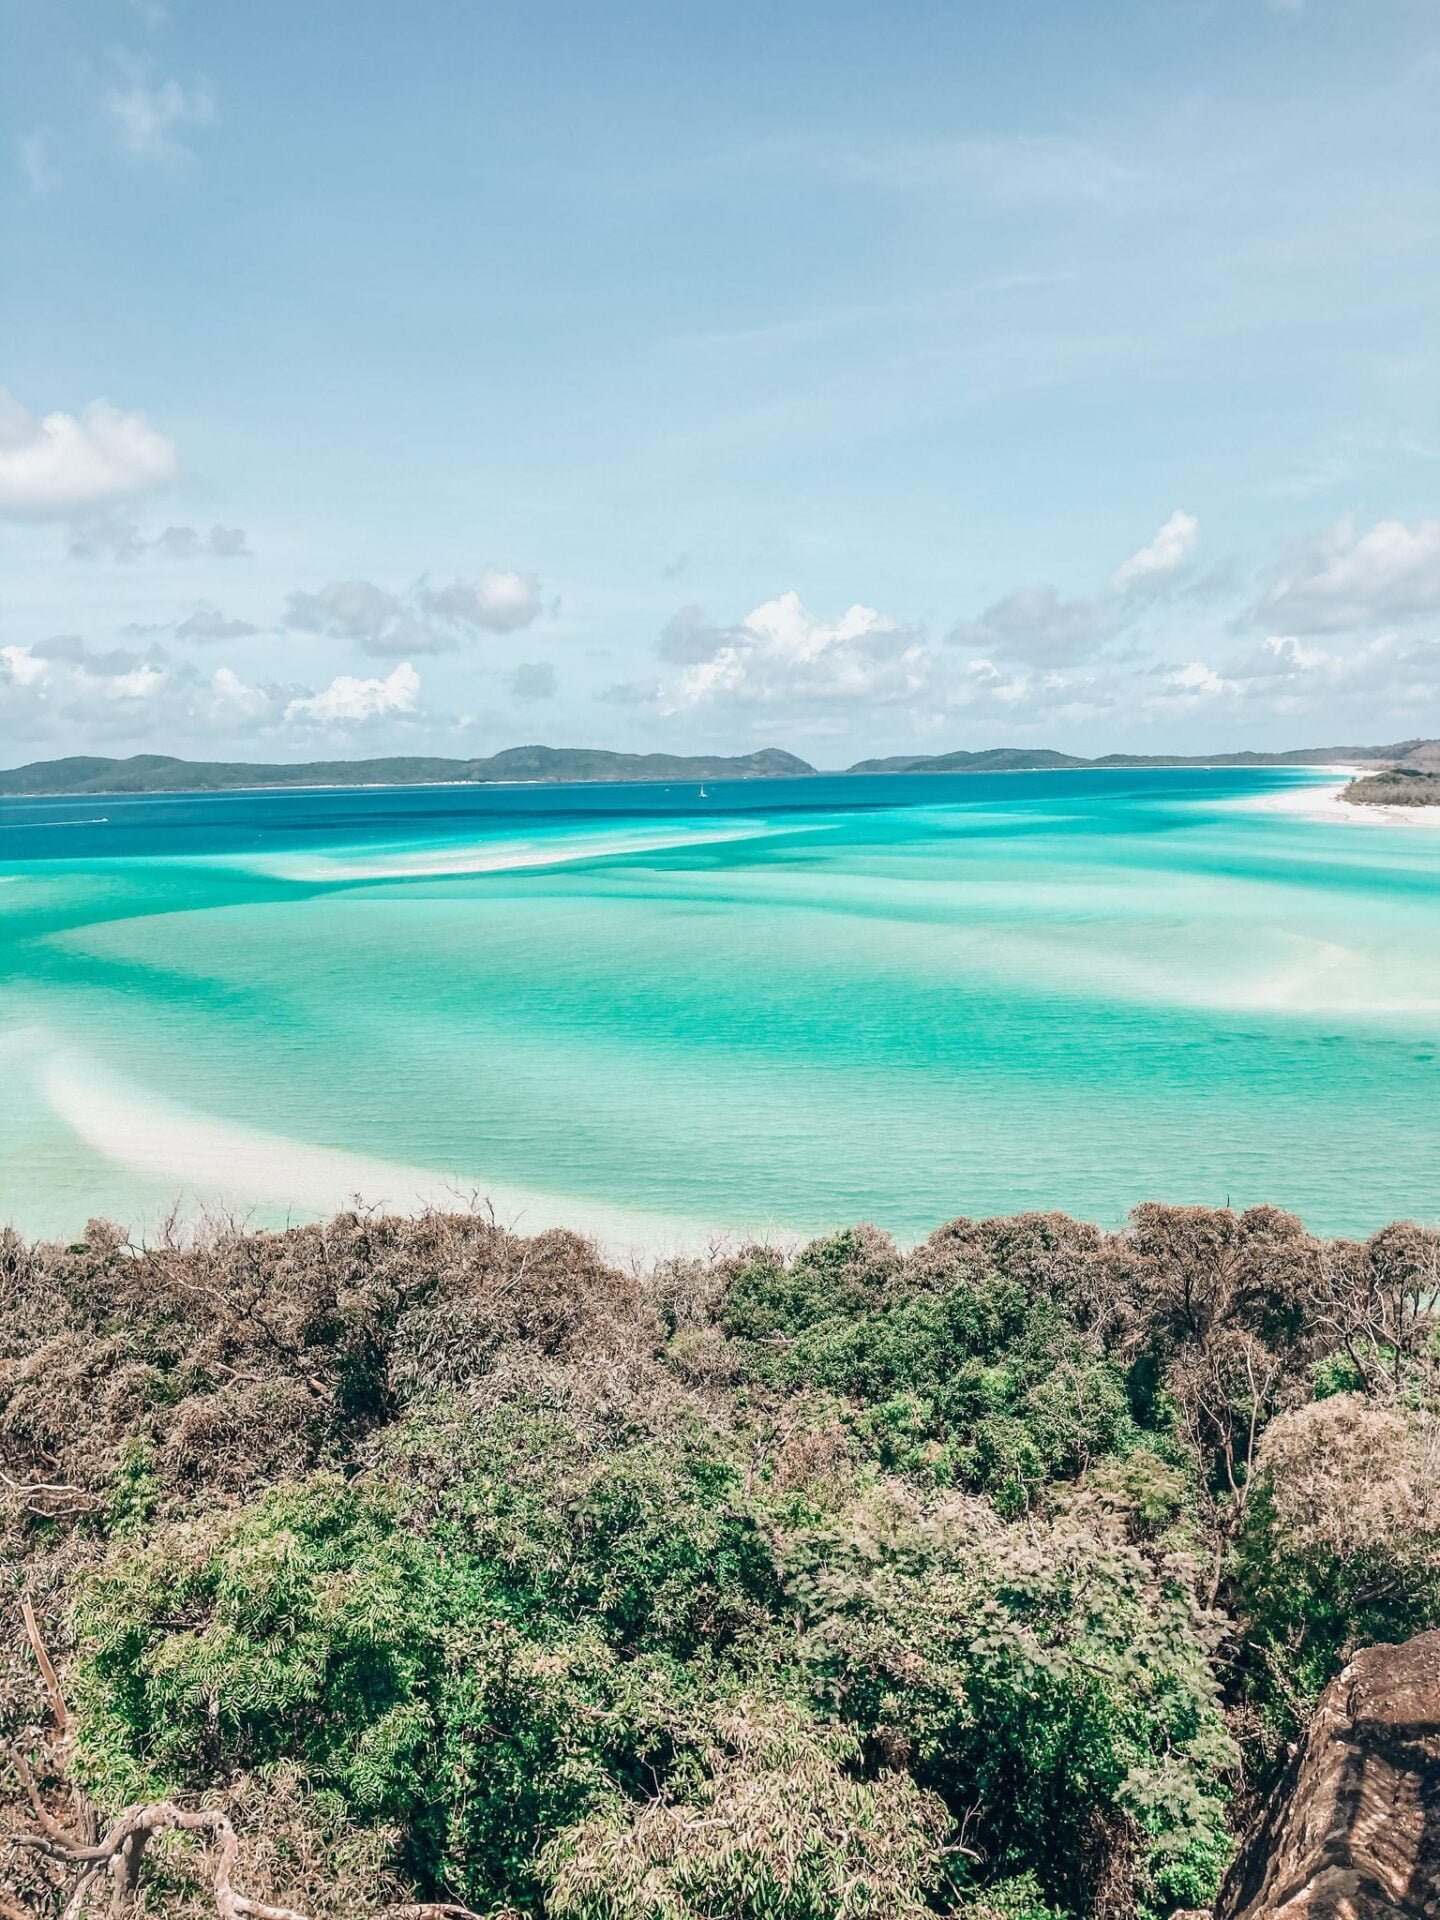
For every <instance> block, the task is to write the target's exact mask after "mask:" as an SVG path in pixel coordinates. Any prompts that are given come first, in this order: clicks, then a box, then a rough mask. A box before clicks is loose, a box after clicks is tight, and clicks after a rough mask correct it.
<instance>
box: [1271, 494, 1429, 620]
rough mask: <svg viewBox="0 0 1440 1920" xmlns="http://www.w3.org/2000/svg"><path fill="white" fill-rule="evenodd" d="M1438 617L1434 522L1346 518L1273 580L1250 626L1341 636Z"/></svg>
mask: <svg viewBox="0 0 1440 1920" xmlns="http://www.w3.org/2000/svg"><path fill="white" fill-rule="evenodd" d="M1437 612H1440V519H1436V520H1417V521H1416V522H1415V523H1414V525H1407V523H1406V522H1405V521H1403V520H1380V521H1377V522H1376V524H1375V525H1374V526H1373V527H1369V528H1367V529H1365V530H1364V531H1363V532H1362V531H1361V530H1360V529H1359V528H1358V527H1357V526H1356V523H1355V520H1354V517H1353V516H1351V515H1347V516H1346V517H1345V518H1344V519H1342V520H1340V521H1338V522H1337V523H1336V525H1335V526H1333V527H1332V528H1331V529H1330V530H1329V532H1328V533H1326V534H1324V535H1323V536H1322V537H1321V538H1320V539H1319V540H1317V541H1315V542H1313V543H1312V544H1311V545H1310V546H1309V547H1307V548H1305V549H1303V550H1302V551H1301V553H1300V554H1299V555H1298V556H1297V557H1296V558H1295V559H1294V560H1293V561H1292V562H1291V563H1290V565H1289V566H1287V567H1285V568H1284V569H1282V570H1281V571H1280V572H1278V573H1277V574H1276V576H1275V577H1274V578H1273V579H1272V581H1271V583H1270V585H1269V587H1268V588H1267V589H1266V591H1265V592H1264V594H1262V596H1261V598H1260V600H1259V602H1258V604H1257V605H1256V607H1255V609H1254V614H1253V617H1254V618H1255V620H1256V621H1257V622H1258V623H1259V624H1261V625H1263V626H1267V627H1270V628H1272V629H1276V628H1278V629H1280V630H1282V631H1284V632H1287V633H1344V632H1347V631H1353V630H1357V629H1361V628H1365V627H1377V626H1383V625H1386V624H1388V623H1390V622H1394V621H1406V620H1412V619H1417V618H1420V617H1423V616H1425V615H1428V614H1434V613H1437Z"/></svg>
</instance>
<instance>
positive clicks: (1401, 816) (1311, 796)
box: [1230, 767, 1440, 827]
mask: <svg viewBox="0 0 1440 1920" xmlns="http://www.w3.org/2000/svg"><path fill="white" fill-rule="evenodd" d="M1316 771H1317V772H1323V773H1329V774H1333V775H1335V776H1337V777H1336V778H1334V779H1332V780H1327V781H1325V782H1323V783H1322V782H1318V781H1316V782H1308V783H1306V784H1304V785H1301V786H1297V787H1295V788H1293V789H1291V790H1289V791H1287V792H1284V793H1261V794H1256V795H1255V796H1254V797H1253V798H1247V799H1243V800H1236V801H1232V802H1231V803H1230V804H1231V805H1233V806H1234V807H1236V808H1238V809H1240V810H1241V811H1243V812H1245V813H1283V814H1290V815H1291V816H1293V817H1294V818H1296V819H1301V820H1317V821H1319V822H1320V824H1321V825H1322V826H1348V827H1386V826H1390V827H1440V807H1425V806H1419V807H1406V806H1372V805H1369V804H1367V803H1366V802H1365V801H1363V800H1362V801H1354V800H1347V799H1346V798H1345V789H1346V787H1347V786H1349V784H1350V782H1351V781H1352V780H1354V779H1356V778H1358V777H1359V776H1361V775H1362V774H1364V773H1366V772H1369V771H1371V769H1369V768H1365V767H1323V768H1317V769H1316Z"/></svg>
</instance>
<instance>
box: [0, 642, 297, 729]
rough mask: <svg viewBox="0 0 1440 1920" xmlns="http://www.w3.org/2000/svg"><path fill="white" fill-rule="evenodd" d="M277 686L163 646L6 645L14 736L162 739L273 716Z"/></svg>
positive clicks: (2, 664)
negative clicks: (208, 670) (194, 661)
mask: <svg viewBox="0 0 1440 1920" xmlns="http://www.w3.org/2000/svg"><path fill="white" fill-rule="evenodd" d="M279 699H280V696H279V695H278V692H277V690H276V689H273V688H264V687H254V686H250V685H248V684H247V683H246V682H245V681H244V680H242V679H241V677H240V676H239V675H238V674H236V673H235V672H234V671H233V670H232V669H230V668H229V667H220V668H218V669H217V670H216V671H215V672H214V673H213V674H203V673H200V672H198V671H197V670H196V669H195V668H194V667H192V666H191V665H190V664H189V663H188V662H180V663H176V662H175V661H173V660H172V659H171V658H170V656H169V655H168V654H167V653H166V652H165V650H164V648H163V647H159V646H152V647H149V648H147V649H146V650H145V651H144V652H143V653H140V652H132V651H129V650H127V649H125V648H119V647H117V648H110V649H103V648H93V647H90V646H89V645H87V644H86V642H85V641H84V640H82V639H81V638H80V637H79V636H77V635H75V634H58V635H55V636H54V637H52V638H50V639H48V640H38V641H36V642H34V643H33V644H32V645H30V646H6V647H0V720H3V726H4V731H5V735H6V738H7V739H12V740H16V741H19V740H41V739H45V738H47V737H50V738H54V739H56V740H58V741H72V740H73V739H74V738H75V737H76V735H77V734H80V735H83V737H84V738H85V739H87V740H90V741H107V742H108V741H112V740H128V741H131V742H135V741H143V740H149V739H158V740H160V741H162V742H164V743H166V744H167V745H173V743H174V741H175V740H177V739H179V738H182V737H185V736H187V735H191V734H198V735H200V736H202V737H203V736H204V735H205V734H207V733H211V732H214V731H217V730H222V731H233V730H234V729H236V728H237V727H239V728H251V727H254V726H256V725H259V724H265V723H267V722H273V721H274V720H275V719H276V718H277V716H278V712H279Z"/></svg>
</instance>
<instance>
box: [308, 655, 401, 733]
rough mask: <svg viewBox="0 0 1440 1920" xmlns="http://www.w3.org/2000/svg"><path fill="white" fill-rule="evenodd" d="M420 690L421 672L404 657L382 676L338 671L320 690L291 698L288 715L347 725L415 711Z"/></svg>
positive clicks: (310, 722) (321, 723) (311, 722)
mask: <svg viewBox="0 0 1440 1920" xmlns="http://www.w3.org/2000/svg"><path fill="white" fill-rule="evenodd" d="M419 691H420V676H419V674H418V673H417V672H416V671H415V669H414V667H412V666H411V664H410V662H409V661H408V660H402V661H401V662H400V664H399V666H398V667H396V668H395V669H394V670H393V671H392V672H391V673H388V674H387V675H386V676H385V678H384V679H383V680H357V679H356V678H355V676H354V675H353V674H349V673H341V674H337V675H336V676H335V678H334V679H333V680H332V681H331V682H330V684H329V686H328V687H325V688H323V689H322V690H321V691H320V692H319V693H312V694H306V695H302V696H297V697H296V698H295V699H293V700H291V701H289V702H288V704H287V705H286V708H285V718H286V720H288V721H299V722H301V723H304V724H308V725H316V726H345V725H350V724H353V723H354V722H356V721H362V720H373V719H377V718H378V717H380V716H381V715H383V714H392V713H413V712H414V711H415V699H416V695H417V694H418V693H419Z"/></svg>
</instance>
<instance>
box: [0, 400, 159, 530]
mask: <svg viewBox="0 0 1440 1920" xmlns="http://www.w3.org/2000/svg"><path fill="white" fill-rule="evenodd" d="M179 471H180V452H179V449H178V447H177V446H176V445H175V442H174V441H173V440H171V439H170V438H169V437H168V435H166V434H163V433H161V432H160V431H159V429H158V428H156V427H152V426H151V425H150V423H149V421H148V420H146V419H145V418H144V416H143V415H141V414H138V413H126V412H125V411H123V410H122V409H121V408H119V407H114V406H112V405H111V404H110V402H109V401H108V400H93V401H92V402H91V403H90V405H89V406H88V407H86V408H84V409H83V411H82V412H80V413H78V414H75V413H46V414H38V413H32V412H31V411H30V409H29V408H28V407H25V406H22V405H21V403H20V402H19V401H18V400H17V399H15V397H14V395H13V394H11V393H9V392H8V391H6V390H5V389H4V388H0V513H10V514H25V515H36V516H39V515H47V514H49V515H56V514H73V513H74V512H76V511H77V510H79V509H84V508H88V507H98V506H103V505H104V504H105V503H106V502H108V501H111V500H118V499H121V498H124V497H125V496H126V495H129V494H135V493H143V492H145V491H147V490H148V489H149V488H152V487H159V486H164V485H165V484H166V482H168V481H171V480H174V479H175V477H176V476H177V475H178V473H179Z"/></svg>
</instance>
